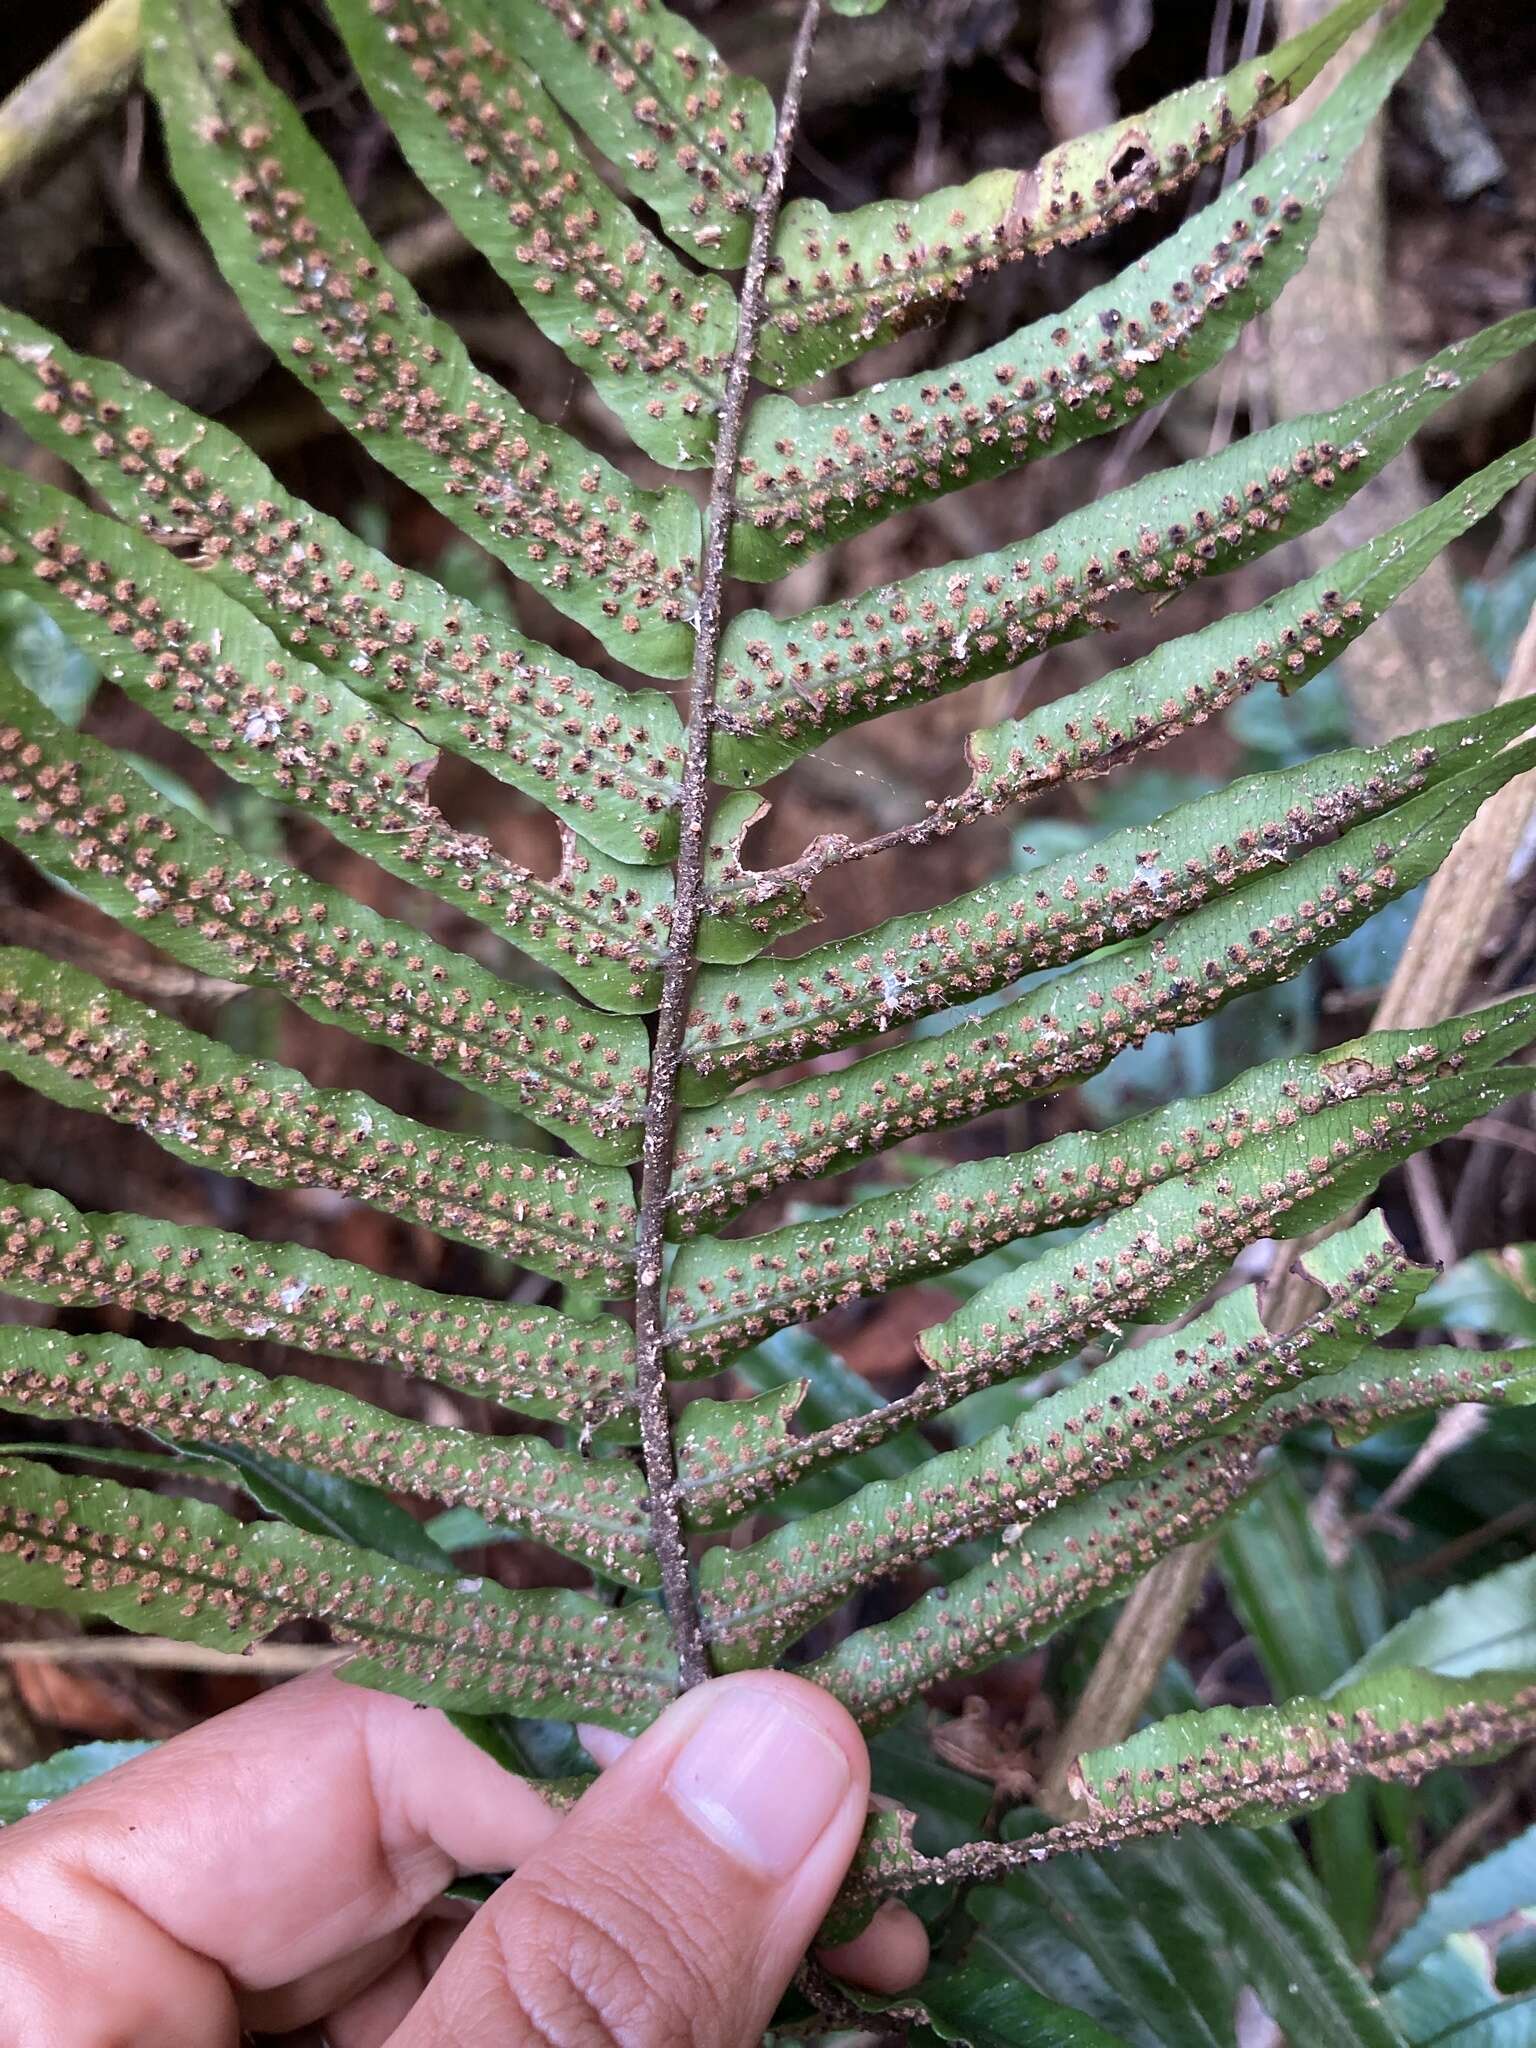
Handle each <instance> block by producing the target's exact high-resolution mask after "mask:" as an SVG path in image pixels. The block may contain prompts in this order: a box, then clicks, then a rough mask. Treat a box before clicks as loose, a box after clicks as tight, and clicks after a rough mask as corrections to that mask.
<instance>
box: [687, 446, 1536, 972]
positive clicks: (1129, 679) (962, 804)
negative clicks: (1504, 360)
mask: <svg viewBox="0 0 1536 2048" xmlns="http://www.w3.org/2000/svg"><path fill="white" fill-rule="evenodd" d="M1533 469H1536V441H1527V442H1525V443H1523V444H1522V445H1521V446H1520V447H1518V448H1515V449H1512V450H1511V451H1510V452H1509V454H1507V455H1504V456H1501V457H1500V458H1499V459H1498V461H1496V462H1491V463H1489V464H1488V466H1487V467H1486V468H1485V469H1481V470H1479V471H1478V472H1477V473H1476V475H1475V476H1472V477H1469V478H1468V480H1467V482H1466V484H1465V485H1464V486H1463V487H1462V489H1461V490H1459V491H1456V492H1453V493H1452V494H1451V495H1450V496H1449V497H1446V498H1441V499H1439V500H1438V501H1437V502H1436V503H1434V504H1432V505H1426V506H1425V507H1424V509H1423V510H1422V511H1420V512H1416V513H1414V514H1413V515H1412V516H1411V517H1410V518H1408V519H1405V520H1403V521H1401V522H1400V523H1399V524H1398V525H1396V526H1393V527H1389V528H1388V529H1387V530H1386V531H1385V532H1383V533H1381V534H1378V535H1377V536H1376V537H1375V539H1373V540H1370V541H1367V542H1366V543H1365V544H1364V546H1362V547H1358V548H1354V549H1352V550H1351V551H1350V552H1349V553H1348V554H1345V555H1341V556H1340V557H1339V558H1338V560H1337V561H1335V562H1332V563H1330V564H1329V566H1328V567H1327V568H1326V569H1324V570H1320V571H1319V572H1318V574H1317V575H1315V576H1310V577H1307V578H1306V579H1305V580H1304V581H1303V582H1300V583H1293V584H1292V585H1291V586H1290V587H1289V589H1286V590H1282V591H1280V592H1278V593H1277V594H1276V595H1275V596H1274V597H1272V598H1269V599H1267V600H1266V601H1265V603H1263V604H1261V605H1256V606H1255V607H1254V608H1253V609H1252V610H1251V611H1246V612H1234V613H1231V614H1230V615H1229V616H1227V617H1226V618H1222V619H1217V620H1215V621H1214V622H1213V623H1212V624H1211V625H1209V626H1205V627H1202V628H1201V629H1200V630H1199V631H1197V632H1194V633H1187V634H1185V635H1184V636H1183V637H1182V638H1181V639H1177V640H1168V641H1164V642H1163V643H1162V644H1161V645H1160V646H1158V647H1155V648H1154V649H1153V650H1152V651H1151V652H1150V653H1149V654H1145V655H1142V656H1141V657H1140V658H1139V659H1137V660H1136V661H1131V662H1127V663H1126V664H1125V665H1124V666H1123V667H1121V668H1117V669H1111V670H1110V671H1109V673H1108V674H1107V675H1105V676H1104V677H1102V678H1101V679H1100V680H1099V681H1098V682H1094V683H1089V684H1087V685H1085V686H1084V687H1083V688H1081V689H1078V690H1072V691H1069V692H1067V694H1066V695H1065V696H1061V697H1057V698H1053V699H1052V700H1051V702H1050V703H1048V704H1042V705H1040V706H1039V707H1038V708H1037V709H1036V710H1034V711H1031V712H1028V713H1026V714H1025V715H1024V716H1023V717H1021V718H1010V719H1005V720H1004V721H1003V722H1002V723H1000V724H998V725H991V726H987V727H984V728H983V729H982V730H981V731H979V732H973V733H971V734H969V735H968V736H967V739H966V743H965V751H966V761H967V764H968V766H969V768H970V779H969V781H968V782H967V783H966V785H965V787H964V788H963V789H962V790H960V791H958V792H957V793H956V794H955V795H953V796H947V797H941V798H938V799H935V800H933V801H930V803H929V804H928V806H927V809H926V811H925V813H924V815H923V816H922V817H921V818H918V819H914V820H913V821H912V822H911V823H909V824H906V825H898V826H894V827H892V828H891V830H890V831H888V832H883V833H879V834H877V835H876V836H875V837H874V838H873V839H868V840H863V841H851V840H848V839H846V838H843V837H836V836H834V837H823V838H821V839H817V840H814V841H813V842H812V843H811V845H810V846H809V847H807V849H806V850H805V852H804V853H803V854H801V855H800V856H799V858H798V859H797V860H795V861H792V862H790V863H789V864H788V865H787V866H785V867H782V868H770V869H766V870H762V871H760V872H758V873H755V874H748V873H746V872H744V871H732V872H728V873H726V874H724V875H723V876H722V877H721V881H720V884H719V885H717V891H716V896H715V902H716V905H717V907H718V908H720V909H722V910H723V909H726V908H730V909H732V910H733V911H734V912H735V913H736V914H737V915H738V916H740V917H743V918H746V919H747V920H748V921H749V922H750V921H752V920H758V921H759V927H760V929H761V930H762V931H765V932H766V931H771V930H772V929H774V928H775V920H778V919H781V918H784V917H786V916H788V915H789V914H790V913H791V912H792V911H794V910H795V909H797V908H798V906H800V905H801V904H803V902H804V901H805V899H806V897H807V894H808V892H809V890H810V887H811V885H812V883H814V882H815V881H816V879H817V878H818V876H820V875H822V874H825V873H826V872H827V871H828V869H831V868H836V867H840V866H842V865H844V864H845V863H847V862H849V861H854V860H862V859H865V858H868V857H869V856H870V855H872V854H877V853H884V852H889V851H892V850H893V849H895V848H898V847H917V846H922V845H926V844H927V843H928V842H929V841H930V840H934V839H942V838H944V837H946V836H947V835H948V834H949V833H951V832H954V831H956V830H958V829H959V827H961V826H962V825H968V824H973V823H975V822H976V820H978V819H980V818H989V817H993V816H995V815H996V814H997V813H998V812H999V811H1002V810H1006V809H1007V808H1008V807H1009V806H1010V805H1013V804H1017V803H1023V802H1027V801H1028V800H1029V799H1030V798H1032V797H1035V796H1038V795H1040V794H1041V793H1042V792H1044V791H1046V790H1050V789H1054V788H1056V787H1058V786H1059V785H1062V784H1065V783H1071V782H1077V781H1081V780H1082V779H1084V778H1085V777H1088V776H1096V775H1107V774H1109V773H1110V772H1111V770H1113V769H1116V768H1122V767H1125V766H1127V765H1128V764H1130V763H1131V762H1134V761H1135V760H1136V759H1137V758H1138V757H1139V756H1141V755H1143V754H1149V753H1153V752H1155V751H1156V750H1157V749H1158V748H1160V747H1164V746H1167V745H1168V744H1169V742H1170V741H1172V740H1175V739H1177V738H1178V737H1179V736H1180V734H1181V733H1185V732H1189V731H1190V730H1192V729H1193V728H1194V727H1195V726H1198V725H1202V724H1204V723H1205V721H1206V720H1207V719H1209V718H1212V717H1214V716H1215V715H1216V714H1217V713H1219V712H1221V711H1224V710H1226V709H1227V708H1228V707H1229V706H1230V705H1232V704H1234V703H1237V702H1238V701H1239V700H1240V699H1242V698H1243V697H1245V696H1246V695H1247V694H1248V692H1249V691H1250V690H1253V689H1255V688H1257V687H1258V686H1259V685H1260V684H1275V685H1277V686H1278V687H1279V689H1280V691H1281V692H1282V694H1290V693H1291V692H1294V691H1296V690H1299V689H1301V688H1302V687H1303V686H1304V685H1305V684H1307V683H1308V682H1310V681H1311V680H1312V678H1313V677H1314V676H1316V675H1318V674H1320V673H1321V671H1322V670H1323V669H1325V668H1326V667H1327V666H1328V665H1329V663H1331V662H1333V661H1335V660H1337V659H1338V657H1339V655H1340V654H1342V653H1343V652H1344V650H1345V649H1346V648H1348V647H1349V646H1350V645H1351V644H1352V643H1353V642H1354V641H1355V640H1357V639H1358V638H1359V637H1360V635H1361V634H1362V633H1363V632H1365V631H1366V630H1367V628H1368V627H1370V626H1372V625H1374V624H1375V622H1376V620H1377V619H1379V618H1380V617H1381V616H1382V614H1383V613H1384V612H1385V611H1386V610H1387V608H1388V606H1389V605H1390V604H1391V603H1392V602H1393V600H1394V599H1396V598H1398V597H1400V596H1401V595H1402V594H1403V592H1404V591H1405V590H1407V589H1408V588H1410V586H1411V585H1412V584H1413V583H1414V582H1416V581H1417V579H1418V578H1419V577H1420V576H1421V575H1423V573H1424V571H1425V569H1427V568H1428V566H1429V564H1430V563H1431V562H1432V561H1434V560H1435V558H1436V556H1437V555H1439V554H1441V553H1442V552H1443V551H1444V550H1445V549H1446V548H1447V547H1449V546H1450V545H1451V543H1452V542H1453V541H1455V540H1457V539H1459V538H1460V537H1461V536H1462V535H1463V534H1464V533H1466V532H1468V531H1469V530H1470V528H1471V527H1473V526H1475V525H1476V523H1477V521H1478V520H1479V519H1483V518H1486V516H1487V514H1488V513H1489V512H1490V511H1492V510H1493V508H1494V507H1495V506H1496V505H1498V504H1499V502H1500V501H1501V500H1502V499H1503V498H1504V497H1505V496H1506V495H1507V494H1508V492H1510V491H1511V490H1513V489H1514V488H1515V486H1516V485H1517V484H1518V483H1519V482H1521V481H1522V479H1523V478H1525V477H1527V476H1529V475H1530V474H1531V473H1532V471H1533ZM711 957H713V956H711Z"/></svg>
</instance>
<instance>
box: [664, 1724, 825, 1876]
mask: <svg viewBox="0 0 1536 2048" xmlns="http://www.w3.org/2000/svg"><path fill="white" fill-rule="evenodd" d="M851 1778H852V1770H851V1767H850V1765H849V1761H848V1758H847V1756H846V1755H845V1754H844V1752H843V1751H842V1750H841V1749H840V1748H839V1747H838V1745H837V1744H836V1743H835V1742H834V1741H833V1740H832V1738H831V1736H830V1735H827V1734H825V1733H824V1732H823V1731H822V1730H821V1729H820V1728H819V1727H817V1725H816V1724H815V1722H813V1721H811V1720H809V1719H807V1717H806V1716H805V1715H804V1714H803V1713H801V1711H800V1710H799V1708H798V1707H796V1706H795V1705H794V1704H793V1703H792V1702H791V1701H790V1700H788V1699H786V1698H785V1696H784V1694H783V1693H782V1692H781V1691H779V1690H778V1688H777V1687H767V1686H763V1687H760V1688H754V1687H752V1686H750V1685H739V1686H733V1687H732V1688H731V1689H730V1690H729V1691H727V1692H724V1693H722V1694H721V1696H720V1700H719V1703H718V1704H717V1705H715V1706H713V1707H712V1708H711V1709H710V1710H709V1711H708V1712H707V1713H706V1715H705V1716H704V1719H703V1720H702V1721H701V1722H700V1724H699V1726H698V1727H697V1728H696V1729H695V1730H694V1732H693V1733H692V1735H690V1736H689V1738H688V1740H687V1741H686V1742H685V1743H684V1744H683V1747H682V1748H681V1749H680V1750H679V1751H678V1753H677V1755H676V1756H675V1757H674V1758H673V1760H672V1768H671V1770H670V1771H669V1772H668V1773H667V1781H666V1782H667V1791H668V1793H669V1794H670V1795H671V1797H672V1799H673V1800H674V1801H675V1802H676V1804H677V1805H678V1806H680V1807H681V1808H682V1810H683V1812H684V1813H686V1814H687V1815H688V1817H689V1819H690V1820H692V1821H693V1822H694V1823H695V1825H696V1826H698V1827H700V1828H702V1829H703V1830H704V1832H705V1833H706V1834H707V1835H711V1836H713V1838H714V1839H715V1841H717V1842H718V1843H719V1844H720V1846H721V1847H722V1848H723V1849H726V1850H728V1851H729V1852H730V1854H731V1855H733V1856H734V1857H735V1858H736V1859H737V1861H738V1862H740V1863H744V1864H746V1865H747V1866H748V1867H749V1868H751V1869H753V1870H757V1871H759V1872H761V1873H762V1875H763V1876H765V1877H773V1878H779V1877H787V1876H788V1875H789V1873H790V1872H791V1871H792V1870H793V1869H795V1867H796V1866H797V1865H798V1864H800V1863H802V1862H803V1861H804V1860H805V1858H806V1857H807V1856H808V1855H809V1854H810V1852H811V1850H812V1849H813V1848H814V1847H815V1846H816V1843H817V1842H818V1841H819V1840H820V1839H821V1836H822V1835H823V1833H824V1832H825V1830H826V1828H827V1825H828V1823H829V1822H830V1821H831V1820H832V1819H833V1817H834V1815H835V1814H836V1813H837V1810H838V1808H839V1807H840V1806H841V1805H842V1803H843V1800H844V1798H845V1796H846V1794H847V1791H848V1786H849V1783H850V1780H851Z"/></svg>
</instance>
